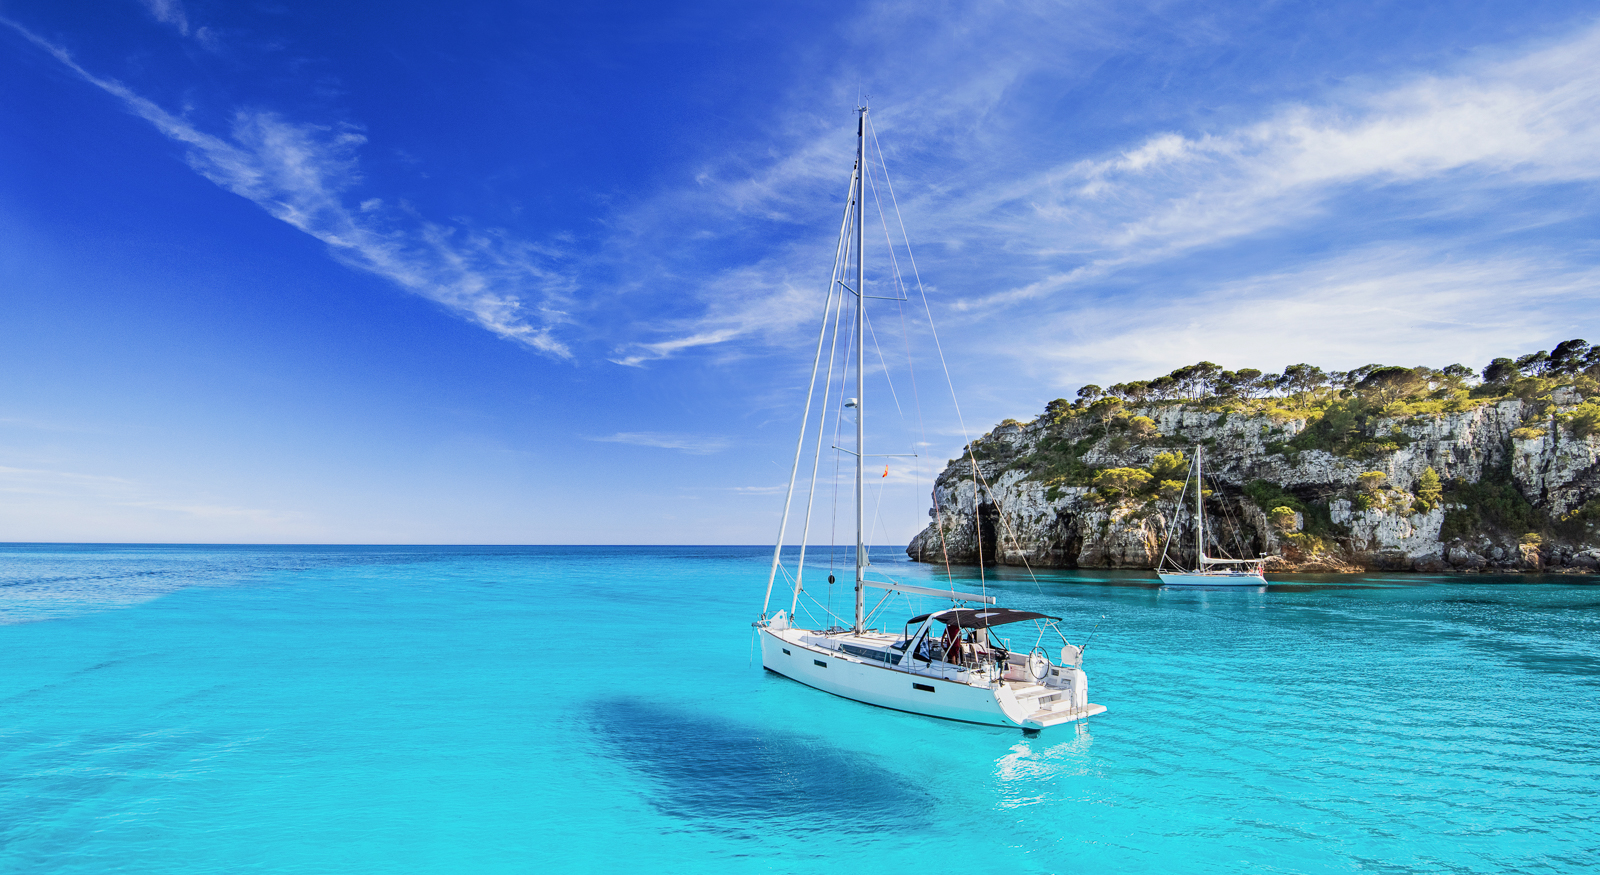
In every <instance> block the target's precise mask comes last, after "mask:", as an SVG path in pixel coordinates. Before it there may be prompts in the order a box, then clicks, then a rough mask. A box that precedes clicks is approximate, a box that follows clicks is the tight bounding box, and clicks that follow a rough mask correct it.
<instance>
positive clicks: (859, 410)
mask: <svg viewBox="0 0 1600 875" xmlns="http://www.w3.org/2000/svg"><path fill="white" fill-rule="evenodd" d="M857 111H858V112H860V114H861V117H860V118H859V119H858V120H857V121H856V623H855V631H856V634H858V635H859V634H861V632H862V631H864V628H865V625H866V617H865V616H864V614H865V611H866V593H865V592H863V591H862V576H863V574H864V572H865V571H866V566H867V539H866V534H865V528H864V520H863V518H864V517H865V516H866V508H867V502H866V490H865V489H864V488H863V484H862V479H861V478H862V472H863V469H864V466H865V465H866V464H867V457H866V453H867V448H866V442H865V435H866V430H865V427H864V419H865V417H866V414H865V412H864V411H865V410H866V407H867V404H866V401H867V398H866V391H865V390H866V385H867V383H866V377H865V374H864V372H863V369H862V367H863V365H865V364H866V361H867V341H866V335H867V274H866V259H865V258H863V257H862V255H863V253H862V251H861V247H862V246H863V245H865V243H866V242H867V235H866V230H865V228H864V227H863V226H864V224H865V223H863V222H862V219H863V218H864V216H865V212H864V211H863V209H862V204H863V201H865V200H866V193H867V184H866V181H867V108H866V107H864V106H863V107H861V108H860V109H859V110H857Z"/></svg>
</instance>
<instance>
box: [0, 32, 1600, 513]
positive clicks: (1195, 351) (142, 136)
mask: <svg viewBox="0 0 1600 875" xmlns="http://www.w3.org/2000/svg"><path fill="white" fill-rule="evenodd" d="M0 19H3V23H0V305H3V307H4V314H5V315H4V318H3V319H0V366H3V367H4V369H5V370H4V372H5V374H6V379H5V380H4V381H0V540H19V541H20V540H58V541H180V542H186V541H193V542H284V541H288V542H363V543H389V542H427V543H761V542H763V541H766V540H769V539H770V538H771V535H772V530H773V529H774V528H775V526H776V521H777V516H778V511H779V508H778V504H779V502H780V496H779V495H778V494H776V493H777V491H778V489H779V488H780V487H781V486H782V484H783V483H784V481H785V479H786V477H787V473H788V464H789V460H790V458H791V454H792V453H793V445H792V442H793V433H794V429H795V428H796V425H797V416H798V404H799V400H800V399H799V396H800V393H801V391H802V389H803V386H804V380H805V377H806V372H807V369H808V367H809V365H810V344H811V342H812V339H811V338H812V332H813V331H814V324H815V319H816V318H817V317H818V316H819V315H820V313H819V310H820V306H821V298H822V295H823V293H824V291H825V287H826V284H827V274H828V270H829V265H830V260H831V254H832V247H833V245H834V234H835V231H836V228H837V220H838V213H839V209H840V207H841V198H842V196H843V194H844V189H845V186H846V184H847V182H848V174H849V166H850V161H851V159H852V155H853V150H854V141H853V115H852V109H853V107H854V106H855V105H856V102H857V99H858V95H861V94H865V95H867V96H869V97H870V100H871V103H872V107H873V119H874V124H875V127H876V130H877V132H878V135H879V137H880V140H881V142H882V144H883V149H884V157H885V161H886V163H887V164H888V168H889V171H890V173H891V174H892V175H893V179H894V182H895V191H896V193H897V195H898V197H899V204H900V207H901V210H902V213H903V215H904V219H905V224H906V227H907V229H908V232H909V236H910V240H911V242H912V245H913V246H914V248H915V255H916V260H917V266H918V268H919V271H920V275H921V278H922V280H923V283H924V285H925V287H926V290H927V292H928V296H929V301H930V304H931V313H932V316H933V318H934V319H935V320H936V322H937V325H938V328H939V335H940V338H941V340H942V342H943V348H944V351H945V354H946V357H947V359H948V363H949V369H950V376H951V380H952V382H953V383H954V385H955V387H956V393H957V397H958V398H959V400H960V404H961V416H960V417H958V416H957V414H956V412H955V410H954V408H953V407H952V406H951V404H950V402H949V395H948V392H947V391H945V390H944V386H943V378H942V375H941V374H940V373H939V370H938V365H937V361H936V359H933V358H931V346H930V345H929V343H928V340H929V337H928V334H927V324H926V318H924V317H922V316H920V315H919V314H918V313H916V312H909V313H908V314H906V315H905V317H904V318H905V322H904V323H903V324H904V329H903V331H902V337H903V338H906V339H907V340H906V342H907V343H908V344H909V345H910V346H911V347H912V348H913V351H914V353H915V354H916V355H917V356H918V358H917V359H916V362H917V366H918V368H919V371H918V385H917V387H916V391H915V393H914V397H915V399H916V400H917V401H920V409H921V416H920V419H919V417H918V416H917V414H916V408H917V407H918V404H916V403H913V401H912V400H911V399H912V398H913V393H912V392H911V391H910V384H909V382H898V383H896V384H895V386H894V389H895V393H896V394H895V395H894V396H893V399H892V400H894V401H895V402H896V403H898V402H901V401H904V402H905V403H904V404H899V408H900V411H899V412H897V413H890V412H889V410H888V407H889V405H882V406H879V407H872V408H869V409H871V410H874V411H878V410H881V411H883V413H882V415H881V416H879V418H878V419H876V420H872V419H869V421H873V422H874V423H875V424H881V425H883V426H885V427H884V429H883V434H884V437H883V438H882V444H883V449H884V450H885V451H901V452H908V451H912V450H917V451H919V452H920V453H921V455H922V457H921V459H919V460H918V461H917V462H916V463H912V462H909V461H904V460H901V461H897V462H895V463H894V464H893V465H891V472H890V476H889V477H888V478H879V481H880V482H879V484H878V486H877V489H878V490H879V492H875V493H874V498H873V501H874V505H873V506H874V507H875V508H877V510H876V512H875V517H876V519H877V527H876V529H875V531H876V535H875V538H874V540H876V541H878V542H880V543H896V542H898V543H903V542H904V541H905V540H906V539H907V538H909V537H910V535H911V534H913V533H914V532H915V531H916V529H917V528H919V527H920V526H921V525H922V523H923V522H924V521H925V520H926V516H925V514H926V510H927V501H928V498H927V492H928V479H929V477H930V476H931V474H932V473H933V472H934V471H935V470H936V469H937V468H938V467H940V466H941V465H942V463H943V461H944V460H945V459H947V458H950V457H952V456H954V455H955V454H956V452H957V451H958V449H959V447H960V446H961V445H962V443H963V419H962V417H964V425H965V430H966V431H967V432H969V433H971V434H973V435H976V434H978V433H981V432H982V431H984V430H987V429H988V428H989V427H990V426H992V425H993V424H994V423H995V422H996V421H998V420H999V419H1001V418H1004V417H1008V416H1009V417H1017V418H1028V417H1031V416H1033V415H1035V414H1036V413H1037V412H1038V411H1039V410H1040V409H1041V408H1042V407H1043V405H1044V403H1045V402H1047V401H1049V400H1050V399H1052V398H1055V397H1058V396H1063V395H1066V396H1070V395H1071V394H1072V392H1073V391H1074V390H1075V389H1076V387H1077V386H1079V385H1081V384H1083V383H1088V382H1093V383H1099V384H1101V385H1105V384H1108V383H1112V382H1117V381H1120V380H1127V379H1136V378H1147V377H1150V376H1154V375H1156V374H1160V373H1165V372H1166V371H1169V370H1171V369H1172V368H1174V367H1177V366H1179V365H1183V364H1187V363H1191V362H1194V361H1196V360H1199V359H1202V358H1204V359H1209V360H1212V361H1216V362H1219V363H1221V364H1223V365H1224V366H1227V367H1233V368H1238V367H1257V368H1261V369H1277V368H1281V367H1283V366H1284V365H1286V364H1290V363H1293V362H1298V361H1309V362H1312V363H1315V364H1319V365H1322V366H1324V367H1330V368H1348V367H1353V366H1357V365H1361V364H1366V363H1368V362H1385V363H1395V364H1406V365H1410V364H1432V365H1435V366H1439V365H1444V364H1448V363H1450V362H1456V361H1460V362H1464V363H1466V364H1468V365H1471V366H1474V367H1481V366H1482V365H1483V364H1484V363H1485V362H1487V360H1488V359H1489V358H1491V357H1493V356H1496V355H1504V354H1515V353H1519V352H1528V351H1532V350H1535V349H1540V348H1549V346H1550V345H1551V344H1553V343H1555V342H1557V341H1560V340H1563V339H1566V338H1569V337H1586V338H1588V339H1590V340H1596V339H1600V325H1597V321H1600V320H1597V318H1596V316H1595V315H1594V314H1595V313H1596V312H1597V307H1596V303H1597V301H1596V298H1597V297H1600V253H1597V249H1596V241H1595V231H1594V229H1595V228H1596V218H1597V213H1600V202H1597V200H1596V193H1597V186H1596V182H1597V178H1600V161H1597V159H1596V156H1597V155H1600V60H1597V59H1600V14H1597V13H1596V12H1595V10H1594V7H1593V6H1592V5H1590V4H1580V3H1556V2H1524V3H1518V4H1484V3H1412V2H1407V3H1339V2H1318V3H1258V4H1242V3H1241V4H1207V3H1184V2H1151V3H1009V4H1008V3H996V4H939V3H930V2H916V3H854V4H849V3H812V4H807V3H795V4H777V3H773V4H749V3H697V4H693V5H686V6H681V7H677V6H672V5H670V4H665V3H659V2H656V3H636V4H630V3H611V4H607V3H589V4H530V3H455V4H443V3H420V2H418V3H396V2H385V3H375V2H374V3H340V4H326V3H299V2H261V3H209V2H199V0H105V2H98V3H64V2H43V0H30V2H16V0H6V2H3V3H0ZM871 228H872V226H869V230H870V229H871ZM880 233H881V232H880ZM874 245H875V244H873V243H869V250H868V251H869V257H870V256H871V255H872V254H873V250H872V248H871V247H872V246H874ZM886 279H887V278H886V276H885V275H883V274H882V273H881V272H878V273H873V274H869V282H874V283H881V282H884V281H885V280H886ZM882 306H884V307H892V306H893V305H882ZM873 318H874V319H875V320H877V321H875V322H874V325H875V326H889V327H891V328H894V327H896V326H897V321H896V320H900V319H901V318H902V314H899V313H898V312H896V311H894V310H892V309H885V310H881V311H879V312H878V314H877V315H875V316H874V317H873ZM874 330H875V331H876V330H877V328H876V327H875V329H874ZM893 333H894V332H893V331H887V332H885V336H888V335H891V334H893ZM885 343H886V346H885V350H886V353H889V357H890V358H892V357H893V355H894V354H895V352H894V351H895V350H898V349H899V347H894V349H890V346H893V345H892V344H888V342H887V341H885ZM873 379H874V380H875V381H876V382H875V384H874V387H873V388H869V396H868V397H869V399H872V398H878V399H882V398H884V397H886V396H887V395H888V389H889V386H888V385H887V384H886V383H883V382H882V379H883V378H882V376H881V375H879V374H876V373H875V374H874V375H873ZM880 384H881V385H880ZM873 415H877V414H869V416H873ZM826 516H827V515H826V514H824V515H823V517H824V518H826Z"/></svg>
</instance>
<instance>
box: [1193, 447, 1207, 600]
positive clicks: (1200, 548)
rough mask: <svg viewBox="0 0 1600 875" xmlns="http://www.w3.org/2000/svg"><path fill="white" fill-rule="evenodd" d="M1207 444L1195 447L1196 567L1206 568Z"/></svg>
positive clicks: (1197, 568) (1199, 568) (1198, 569)
mask: <svg viewBox="0 0 1600 875" xmlns="http://www.w3.org/2000/svg"><path fill="white" fill-rule="evenodd" d="M1205 454H1206V447H1205V444H1195V448H1194V569H1195V570H1196V571H1204V570H1206V563H1205V555H1206V506H1205V491H1206V482H1205V480H1204V479H1203V478H1202V477H1201V474H1200V471H1201V466H1202V465H1203V464H1204V462H1203V461H1202V460H1203V459H1204V458H1205Z"/></svg>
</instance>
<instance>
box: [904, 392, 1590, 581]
mask: <svg viewBox="0 0 1600 875" xmlns="http://www.w3.org/2000/svg"><path fill="white" fill-rule="evenodd" d="M1554 400H1555V402H1556V403H1555V404H1554V406H1552V405H1550V404H1544V405H1542V406H1540V405H1538V404H1536V403H1534V402H1526V401H1522V400H1518V399H1508V400H1503V401H1497V402H1492V403H1487V404H1482V405H1481V406H1477V407H1474V408H1472V409H1468V410H1463V411H1460V412H1453V413H1439V414H1429V415H1420V416H1410V417H1403V418H1374V419H1373V420H1372V421H1370V422H1368V423H1367V426H1366V427H1367V429H1368V430H1369V431H1370V432H1371V433H1372V434H1373V435H1375V436H1377V437H1378V438H1381V439H1382V441H1383V442H1380V443H1378V444H1376V445H1374V444H1370V443H1369V444H1368V445H1366V446H1365V448H1364V449H1363V450H1362V451H1361V452H1360V453H1359V454H1356V455H1353V456H1352V455H1336V454H1334V453H1332V452H1329V451H1326V450H1322V449H1305V450H1300V451H1296V450H1294V449H1292V448H1291V445H1290V444H1289V442H1290V441H1291V440H1292V439H1294V438H1295V436H1296V435H1299V434H1300V433H1301V432H1302V431H1303V430H1305V429H1306V428H1307V427H1308V422H1307V421H1306V420H1303V419H1300V420H1297V419H1288V420H1284V419H1274V418H1273V417H1271V416H1268V415H1265V414H1259V415H1256V414H1241V413H1237V412H1234V413H1223V412H1218V411H1214V410H1205V409H1201V408H1200V407H1198V406H1195V405H1183V404H1155V405H1148V406H1139V407H1135V408H1131V409H1129V410H1128V411H1127V414H1128V415H1129V416H1141V415H1142V416H1148V417H1150V418H1151V419H1152V420H1153V421H1154V422H1155V424H1156V430H1157V432H1159V434H1158V435H1157V436H1155V437H1153V438H1144V439H1140V438H1136V437H1133V436H1132V434H1131V433H1129V432H1128V431H1127V430H1119V429H1117V428H1116V427H1115V424H1114V423H1108V422H1101V421H1098V420H1096V419H1094V418H1093V417H1090V416H1088V415H1086V414H1079V415H1069V416H1063V417H1059V418H1057V417H1056V416H1055V415H1054V413H1053V412H1047V414H1046V415H1044V416H1041V417H1039V418H1038V419H1036V420H1034V421H1033V422H1030V423H1026V424H1016V423H1008V424H1006V425H1003V426H1001V427H998V428H996V429H995V430H994V431H993V432H991V433H989V434H987V435H985V436H984V437H982V438H980V439H979V440H978V441H976V442H974V444H973V447H974V455H975V456H976V457H977V458H976V471H974V463H973V461H972V460H970V459H968V458H962V459H957V460H955V461H952V462H951V463H950V464H949V466H947V467H946V468H945V470H944V471H943V472H942V473H941V474H940V475H939V477H938V478H937V480H936V481H935V486H934V491H933V508H932V509H931V510H930V511H929V516H930V517H931V518H932V519H931V522H930V524H929V525H928V527H927V528H926V529H924V530H923V531H922V532H921V533H919V534H918V535H917V536H916V537H915V538H913V539H912V541H911V543H910V545H909V546H908V547H907V548H906V552H907V553H908V554H909V555H910V556H911V557H912V558H913V559H917V560H919V561H923V562H942V561H946V560H948V561H950V562H955V563H960V564H974V563H978V562H983V563H986V564H990V563H999V564H1003V565H1022V564H1028V565H1032V566H1037V567H1056V568H1088V567H1094V568H1151V567H1154V566H1155V565H1156V564H1157V562H1158V561H1159V560H1160V558H1161V555H1162V551H1163V549H1169V550H1170V551H1171V554H1170V555H1171V557H1173V558H1175V559H1176V560H1177V561H1179V562H1182V563H1187V562H1190V561H1192V559H1193V554H1194V530H1193V513H1192V509H1193V493H1192V492H1190V493H1189V494H1188V496H1187V498H1186V499H1185V501H1184V503H1183V505H1182V506H1181V507H1180V504H1179V502H1177V501H1175V500H1173V499H1172V498H1171V497H1158V496H1157V495H1155V494H1154V492H1153V491H1152V490H1153V488H1154V483H1153V481H1152V486H1151V487H1150V488H1147V489H1145V490H1144V491H1142V492H1138V493H1137V494H1128V495H1118V494H1116V493H1113V492H1110V491H1109V490H1101V489H1097V488H1095V487H1094V486H1092V485H1090V484H1091V482H1092V475H1093V473H1094V472H1095V471H1100V470H1105V469H1112V468H1138V469H1146V470H1148V469H1149V468H1151V466H1152V465H1153V463H1154V462H1155V459H1156V456H1157V455H1158V454H1160V453H1169V452H1173V451H1181V452H1185V453H1187V454H1188V455H1191V456H1192V455H1193V451H1194V450H1193V448H1194V447H1195V446H1197V445H1204V447H1205V458H1206V474H1207V480H1208V482H1207V484H1206V488H1207V490H1209V494H1208V495H1207V497H1206V499H1205V500H1206V516H1207V531H1206V541H1207V545H1208V546H1207V553H1208V554H1210V555H1229V556H1234V557H1255V556H1259V555H1263V554H1265V555H1267V556H1269V557H1270V564H1269V566H1268V567H1269V570H1271V569H1277V570H1306V571H1310V570H1323V571H1357V570H1363V569H1384V570H1408V569H1409V570H1457V571H1477V570H1483V571H1507V570H1555V571H1593V570H1596V568H1600V544H1597V542H1600V537H1597V536H1596V532H1595V528H1594V527H1593V526H1592V525H1590V526H1588V527H1586V526H1585V522H1584V521H1585V520H1593V519H1596V518H1600V500H1597V499H1600V435H1587V436H1582V437H1580V436H1575V435H1574V434H1572V433H1571V432H1570V431H1569V430H1565V429H1563V428H1562V427H1561V425H1560V424H1559V423H1558V422H1556V421H1554V420H1553V419H1552V417H1554V416H1556V415H1558V414H1560V413H1562V412H1563V411H1564V410H1566V409H1570V406H1571V405H1574V404H1577V403H1580V402H1581V400H1582V399H1581V398H1580V397H1578V396H1577V394H1576V393H1575V392H1569V393H1567V395H1565V396H1563V395H1561V394H1560V393H1557V395H1556V396H1555V399H1554ZM1519 430H1520V431H1519ZM1513 431H1517V432H1518V436H1517V437H1513V436H1512V432H1513ZM1068 456H1070V457H1071V459H1072V460H1073V461H1072V462H1071V467H1069V468H1068V469H1066V470H1067V473H1065V474H1063V473H1062V470H1063V468H1062V467H1061V464H1062V463H1061V462H1060V460H1062V459H1064V458H1067V457H1068ZM1052 466H1054V467H1052ZM1429 468H1432V469H1433V470H1434V472H1435V473H1436V474H1437V475H1438V477H1439V478H1440V480H1441V481H1442V482H1443V484H1444V485H1445V487H1446V488H1445V495H1444V499H1443V501H1442V502H1439V503H1437V504H1434V505H1433V506H1430V502H1428V501H1426V500H1423V499H1419V496H1418V495H1417V494H1416V491H1417V489H1418V486H1419V482H1420V481H1421V480H1422V477H1423V474H1424V472H1425V471H1427V470H1428V469H1429ZM1374 471H1376V472H1381V473H1382V474H1384V475H1385V480H1384V481H1383V483H1382V485H1381V487H1380V488H1378V489H1376V490H1373V491H1369V490H1366V489H1365V488H1364V486H1363V481H1362V480H1361V479H1360V478H1361V475H1362V474H1363V473H1367V472H1374ZM975 474H976V476H974V475H975ZM1176 477H1177V478H1179V479H1181V477H1182V474H1181V472H1180V473H1178V474H1177V475H1176ZM1213 478H1214V481H1213ZM1368 479H1369V480H1370V479H1372V478H1370V477H1369V478H1368ZM1252 484H1253V485H1252ZM1262 484H1269V485H1270V486H1271V487H1272V488H1273V490H1276V492H1275V493H1273V492H1272V491H1271V490H1268V491H1266V492H1265V493H1264V491H1263V489H1262ZM1247 487H1249V488H1248V489H1247ZM1191 488H1192V487H1191ZM1486 488H1498V489H1500V490H1501V492H1500V493H1496V495H1500V496H1502V497H1501V498H1497V499H1495V501H1498V502H1499V504H1497V505H1495V504H1493V502H1489V503H1488V504H1483V507H1480V506H1479V505H1475V504H1473V501H1479V502H1480V503H1482V502H1484V501H1486V500H1485V499H1482V498H1481V496H1482V495H1483V494H1484V493H1483V492H1482V490H1483V489H1486ZM1473 489H1478V490H1479V491H1478V492H1473ZM1507 490H1510V491H1507ZM1252 494H1256V495H1258V496H1259V495H1262V494H1278V495H1286V496H1290V497H1291V498H1292V499H1293V501H1294V502H1297V503H1298V504H1299V505H1301V506H1300V507H1294V508H1291V509H1293V510H1294V511H1295V517H1294V525H1293V527H1286V528H1285V529H1284V530H1282V531H1280V530H1279V527H1278V526H1279V525H1285V526H1286V523H1284V522H1283V521H1281V520H1280V522H1279V523H1278V524H1277V525H1275V524H1274V523H1273V521H1272V519H1271V517H1270V514H1271V511H1272V510H1273V507H1270V506H1268V507H1262V506H1258V504H1257V500H1256V499H1255V498H1252V497H1251V495H1252ZM1475 495H1476V496H1479V497H1478V498H1474V497H1473V496H1475ZM1462 496H1465V497H1462ZM1591 501H1592V502H1594V503H1593V504H1588V505H1587V510H1586V503H1588V502H1591ZM1507 502H1510V503H1511V504H1517V503H1519V502H1520V506H1522V507H1524V508H1526V510H1525V512H1524V517H1525V518H1527V519H1537V520H1540V521H1542V523H1541V525H1543V526H1544V534H1543V535H1538V536H1537V537H1534V535H1533V534H1530V533H1529V532H1527V531H1511V530H1509V529H1508V528H1507V526H1509V525H1512V524H1511V523H1506V522H1505V521H1504V520H1503V519H1501V520H1499V522H1498V523H1497V521H1496V518H1495V513H1501V514H1502V516H1503V515H1504V514H1503V512H1502V510H1503V506H1504V505H1506V504H1507ZM1266 503H1267V504H1269V505H1270V504H1272V503H1273V502H1272V501H1271V500H1268V501H1267V502H1266ZM1490 505H1493V506H1490ZM1483 508H1488V509H1487V510H1484V509H1483ZM1585 514H1587V515H1585ZM1280 516H1281V515H1280ZM1519 519H1521V518H1519ZM1574 519H1576V520H1577V521H1576V522H1573V520H1574ZM1535 534H1536V533H1535ZM1169 535H1170V536H1171V542H1170V544H1171V546H1170V547H1168V546H1167V545H1168V537H1169Z"/></svg>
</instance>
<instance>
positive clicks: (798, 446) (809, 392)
mask: <svg viewBox="0 0 1600 875" xmlns="http://www.w3.org/2000/svg"><path fill="white" fill-rule="evenodd" d="M861 163H865V162H861ZM860 173H861V168H859V167H858V168H856V170H855V171H854V172H852V173H851V174H850V188H851V190H852V191H854V189H855V187H856V178H857V177H858V176H859V174H860ZM848 200H849V199H847V204H846V207H845V215H844V218H843V220H841V222H840V225H841V228H840V237H841V243H840V246H838V247H835V249H834V268H833V273H834V276H835V277H836V276H837V275H838V272H839V267H838V259H839V255H838V252H839V248H840V247H842V245H843V242H842V238H843V235H844V228H843V227H842V226H843V225H845V224H847V223H848V222H849V219H850V208H849V205H848ZM833 295H834V286H833V282H832V281H831V280H830V282H829V283H828V301H829V302H831V301H832V300H833ZM827 333H828V305H827V304H826V303H825V304H824V305H823V307H822V325H821V326H820V327H819V328H818V329H817V353H816V356H815V357H814V358H813V359H812V361H811V382H810V383H809V384H808V385H807V386H806V403H805V410H804V412H803V413H802V414H801V416H800V436H799V438H798V439H797V440H796V442H795V447H794V466H793V468H792V469H790V471H789V487H788V491H787V492H786V493H785V494H784V498H783V518H782V521H781V522H779V523H778V538H777V543H776V544H775V545H774V546H773V548H772V570H771V571H770V572H768V574H767V592H766V595H765V596H764V597H763V598H762V600H761V616H762V618H765V617H766V616H767V608H768V607H769V606H770V605H771V602H772V584H773V581H774V580H776V579H777V576H778V566H779V564H780V562H781V560H782V557H783V538H784V534H785V532H786V531H787V529H788V528H789V510H790V508H791V506H792V505H793V503H794V481H795V475H796V474H798V473H799V471H800V454H801V452H802V451H803V450H804V449H805V442H806V426H807V425H809V424H810V421H811V399H812V398H813V397H814V396H815V395H816V392H817V366H818V365H819V364H821V362H822V341H823V339H824V338H825V337H826V335H827Z"/></svg>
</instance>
